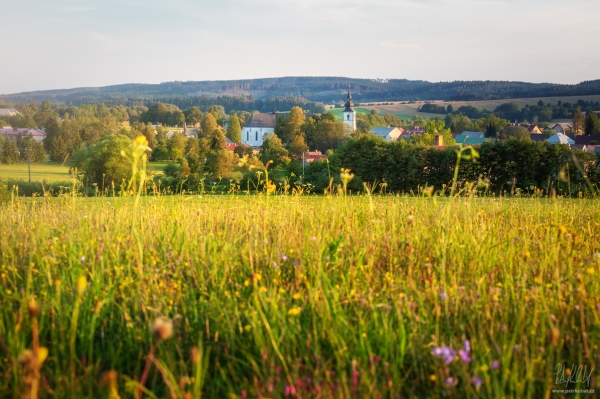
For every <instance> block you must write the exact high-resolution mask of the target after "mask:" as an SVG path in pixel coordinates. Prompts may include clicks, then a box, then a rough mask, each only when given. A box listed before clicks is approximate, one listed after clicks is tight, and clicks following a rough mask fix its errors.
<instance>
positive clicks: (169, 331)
mask: <svg viewBox="0 0 600 399" xmlns="http://www.w3.org/2000/svg"><path fill="white" fill-rule="evenodd" d="M152 335H153V336H154V338H155V339H156V340H165V339H169V338H171V335H173V321H172V320H171V319H167V318H166V317H163V316H161V317H158V318H157V319H155V320H154V323H152Z"/></svg>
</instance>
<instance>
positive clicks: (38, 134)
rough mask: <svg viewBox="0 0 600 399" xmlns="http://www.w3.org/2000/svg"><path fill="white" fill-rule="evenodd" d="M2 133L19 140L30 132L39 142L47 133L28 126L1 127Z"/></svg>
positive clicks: (10, 138)
mask: <svg viewBox="0 0 600 399" xmlns="http://www.w3.org/2000/svg"><path fill="white" fill-rule="evenodd" d="M0 134H1V135H2V136H4V137H5V138H7V139H9V140H14V141H17V140H18V139H19V137H21V135H26V134H30V135H31V137H32V138H33V139H34V140H35V141H37V142H38V143H40V142H42V141H43V140H44V139H45V138H46V133H44V132H43V131H42V130H39V129H28V128H19V129H17V128H12V127H8V128H1V129H0Z"/></svg>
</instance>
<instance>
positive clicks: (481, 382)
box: [471, 376, 483, 389]
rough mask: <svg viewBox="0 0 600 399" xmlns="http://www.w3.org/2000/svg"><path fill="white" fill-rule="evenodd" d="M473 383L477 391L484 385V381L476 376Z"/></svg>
mask: <svg viewBox="0 0 600 399" xmlns="http://www.w3.org/2000/svg"><path fill="white" fill-rule="evenodd" d="M471 382H473V385H475V388H477V389H479V387H480V386H481V384H483V380H482V379H481V378H479V377H477V376H474V377H473V378H471Z"/></svg>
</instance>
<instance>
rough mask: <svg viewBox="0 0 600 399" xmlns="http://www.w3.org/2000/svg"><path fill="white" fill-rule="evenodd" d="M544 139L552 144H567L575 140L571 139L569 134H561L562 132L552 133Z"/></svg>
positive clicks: (573, 142)
mask: <svg viewBox="0 0 600 399" xmlns="http://www.w3.org/2000/svg"><path fill="white" fill-rule="evenodd" d="M546 141H548V142H549V143H552V144H568V145H571V144H575V140H573V139H571V138H570V137H569V136H567V135H565V134H562V133H556V134H553V135H552V136H550V138H549V139H548V140H546Z"/></svg>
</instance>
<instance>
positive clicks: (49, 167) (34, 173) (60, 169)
mask: <svg viewBox="0 0 600 399" xmlns="http://www.w3.org/2000/svg"><path fill="white" fill-rule="evenodd" d="M69 179H70V175H69V167H68V166H64V165H60V164H53V163H43V164H31V181H35V182H42V181H46V182H48V183H54V182H63V181H69ZM0 180H4V181H7V180H24V181H28V180H29V170H28V168H27V163H20V164H16V165H4V164H0Z"/></svg>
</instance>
